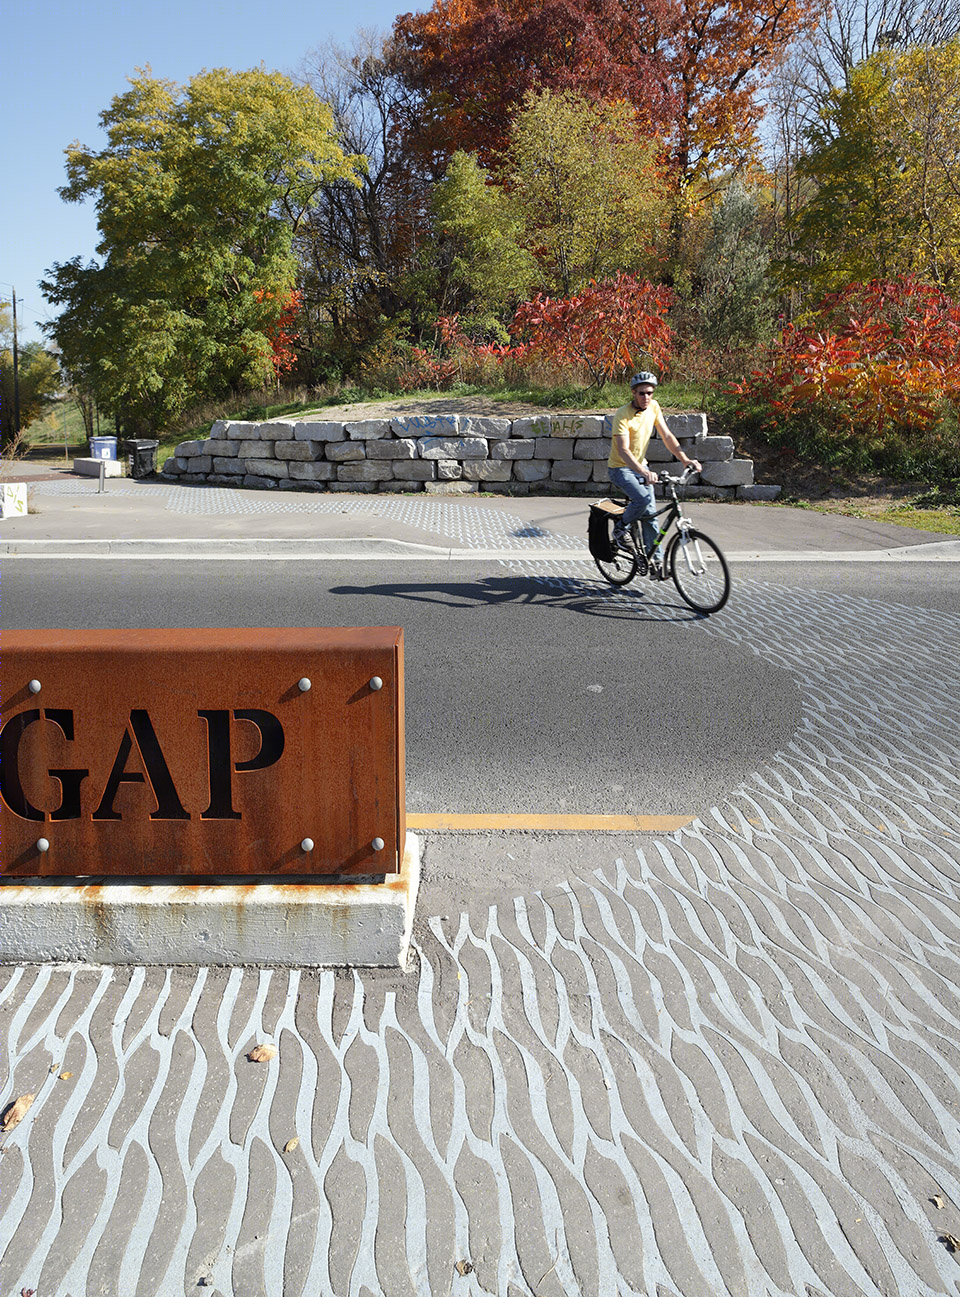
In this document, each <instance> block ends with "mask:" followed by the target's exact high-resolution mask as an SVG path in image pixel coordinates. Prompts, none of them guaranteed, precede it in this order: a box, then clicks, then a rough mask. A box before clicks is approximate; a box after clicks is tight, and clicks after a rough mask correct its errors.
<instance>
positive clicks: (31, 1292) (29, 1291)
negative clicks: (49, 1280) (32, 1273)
mask: <svg viewBox="0 0 960 1297" xmlns="http://www.w3.org/2000/svg"><path fill="white" fill-rule="evenodd" d="M20 1297H37V1290H36V1288H21V1289H20Z"/></svg>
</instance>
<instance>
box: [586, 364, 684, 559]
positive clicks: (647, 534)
mask: <svg viewBox="0 0 960 1297" xmlns="http://www.w3.org/2000/svg"><path fill="white" fill-rule="evenodd" d="M656 386H657V376H656V374H651V373H649V372H648V371H647V370H643V371H642V372H641V373H639V374H634V376H633V378H631V380H630V394H631V399H630V400H629V401H628V402H627V404H626V405H622V406H621V407H620V409H619V410H618V411H617V412H616V414H615V415H614V416H613V435H612V438H611V442H610V457H609V459H608V460H607V468H608V471H609V475H610V481H611V482H612V483H613V485H614V486H616V487H619V489H620V490H621V491H622V492H623V493H624V495H625V496H626V497H627V499H628V501H629V503H628V504H627V507H626V508H625V509H624V511H623V517H622V518H621V520H620V521H619V522H618V523H617V525H616V526H615V527H614V529H613V543H614V545H620V544H623V543H624V542H625V541H626V539H627V538H628V536H629V530H630V525H631V523H634V522H636V521H637V520H638V519H639V522H640V527H641V532H642V535H643V548H644V550H645V551H646V552H648V553H649V552H650V550H651V549H652V548H653V546H654V544H655V543H656V539H657V534H658V532H657V524H656V523H655V522H654V520H653V519H654V513H655V511H656V505H655V503H654V493H653V488H654V484H655V483H656V481H657V474H656V473H655V472H654V471H653V469H652V468H650V467H649V465H648V464H647V461H646V453H647V447H648V446H649V444H650V440H651V438H652V437H653V435H654V432H658V433H659V434H660V440H661V441H662V442H663V444H664V445H665V446H666V448H667V450H669V451H670V453H671V454H672V455H673V457H674V458H675V459H679V461H680V463H681V464H683V465H685V466H686V467H687V468H693V469H695V470H696V472H698V473H699V472H700V471H701V469H702V467H703V466H702V464H701V463H700V461H699V460H697V459H691V458H690V457H689V456H688V455H686V454H685V453H684V452H683V451H682V450H681V449H680V443H679V442H678V441H677V439H676V437H675V436H674V435H673V433H672V432H671V431H670V429H669V428H668V427H667V425H666V422H665V421H664V418H663V411H662V410H661V409H660V406H659V404H658V402H657V401H655V400H654V399H653V393H654V389H655V388H656ZM650 574H651V576H659V575H660V572H659V567H658V565H657V564H656V563H651V565H650Z"/></svg>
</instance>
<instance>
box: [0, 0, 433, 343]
mask: <svg viewBox="0 0 960 1297" xmlns="http://www.w3.org/2000/svg"><path fill="white" fill-rule="evenodd" d="M427 7H428V0H421V2H419V3H418V0H351V3H349V4H336V5H334V4H330V3H319V4H306V3H302V0H282V2H281V3H280V4H276V5H271V4H264V3H263V2H262V0H259V2H257V3H254V0H233V2H232V3H231V4H229V5H227V4H215V3H210V0H194V2H193V3H189V2H188V3H184V2H183V0H173V3H169V2H168V3H164V4H160V3H157V2H156V0H144V3H140V4H137V3H136V2H134V3H133V4H132V5H121V4H111V3H106V0H87V2H86V3H85V2H84V0H73V2H72V3H67V2H64V0H60V2H58V3H52V2H51V0H34V3H32V4H31V3H23V4H18V5H12V6H10V7H9V8H8V12H7V17H6V20H5V23H4V31H3V50H4V60H3V62H4V71H3V103H4V108H3V119H4V121H3V129H2V131H0V165H2V171H0V175H2V176H3V177H4V181H5V183H4V201H3V203H0V300H4V301H9V299H10V293H11V286H15V287H16V290H17V315H18V321H17V322H18V325H21V326H22V335H21V336H22V337H23V338H24V340H29V339H36V338H40V337H41V336H42V335H41V334H40V331H39V329H38V328H37V325H36V322H37V321H38V320H46V319H50V318H51V317H52V314H53V312H52V310H51V308H50V307H49V306H47V304H46V303H45V302H44V300H43V296H42V294H41V292H40V288H39V280H40V279H41V278H42V276H43V274H44V272H45V271H46V270H47V269H48V268H49V267H50V266H52V265H53V263H54V262H55V261H66V260H68V259H69V258H70V257H74V256H76V255H77V254H78V253H79V254H80V255H81V256H83V257H84V258H85V259H88V258H89V257H92V256H93V255H94V249H95V247H96V243H97V230H96V221H95V216H94V211H93V207H92V204H89V203H85V204H78V203H65V202H63V200H62V199H61V198H60V196H59V195H58V193H57V189H58V187H59V186H60V185H62V184H63V183H64V179H65V174H64V169H63V150H64V149H65V148H66V147H67V146H68V145H69V144H70V143H71V142H72V141H73V140H80V141H81V142H82V143H84V144H87V145H90V146H92V147H94V148H96V147H99V146H100V145H101V144H102V143H103V139H104V137H103V133H102V132H101V130H100V128H99V124H98V117H99V114H100V113H101V112H102V111H103V109H105V108H106V107H107V106H108V105H109V103H110V101H111V99H112V98H113V97H114V95H117V94H122V93H123V92H124V90H126V88H127V77H128V76H130V75H132V73H133V72H134V70H135V69H136V68H138V67H143V66H145V65H146V64H149V65H150V67H151V70H152V72H153V74H154V76H158V77H164V78H168V79H170V80H172V81H177V82H184V81H187V80H189V79H190V77H191V76H193V75H194V74H195V73H196V72H199V71H200V70H201V69H202V68H215V67H228V68H234V69H241V68H250V67H258V66H259V65H260V64H261V63H263V64H264V65H265V66H266V67H267V69H268V70H270V71H272V70H276V71H279V72H286V73H289V74H296V72H297V71H298V69H299V67H300V64H301V63H302V61H303V59H304V58H305V56H306V55H307V54H308V52H309V51H310V50H312V49H315V48H316V47H317V46H318V45H323V44H326V42H327V41H329V40H334V41H336V42H338V43H340V44H342V45H347V46H348V45H349V44H350V42H351V38H352V37H353V35H354V33H355V32H357V31H358V30H360V29H367V30H371V31H387V30H389V28H390V27H391V25H392V24H393V20H394V18H395V17H396V15H397V14H398V13H406V12H410V11H411V10H422V9H425V8H427ZM21 299H22V304H21Z"/></svg>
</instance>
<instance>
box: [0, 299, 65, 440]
mask: <svg viewBox="0 0 960 1297" xmlns="http://www.w3.org/2000/svg"><path fill="white" fill-rule="evenodd" d="M16 387H17V394H16V395H17V398H18V400H15V396H14V376H13V316H12V314H11V311H10V308H9V306H7V304H6V303H3V302H0V445H4V446H6V445H7V444H8V443H9V442H10V441H11V440H12V439H13V437H14V435H15V431H16V405H17V404H18V403H19V406H20V429H21V431H23V430H24V429H25V428H28V427H29V426H30V424H31V423H33V421H34V419H38V418H39V417H40V416H41V415H42V414H43V412H44V411H45V410H46V408H47V406H48V405H49V404H50V402H51V401H52V400H53V399H54V398H55V397H56V395H57V392H58V391H59V389H60V387H61V378H60V366H59V365H58V364H57V358H56V356H52V355H51V354H50V352H49V351H46V350H45V349H44V347H43V345H42V344H41V343H39V342H26V343H20V344H19V345H18V347H17V384H16Z"/></svg>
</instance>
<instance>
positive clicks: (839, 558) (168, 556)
mask: <svg viewBox="0 0 960 1297" xmlns="http://www.w3.org/2000/svg"><path fill="white" fill-rule="evenodd" d="M0 558H4V559H14V558H45V559H68V560H70V561H76V560H77V559H141V560H149V561H150V562H157V561H161V560H166V561H177V562H203V561H223V560H230V561H237V562H240V561H256V562H278V561H310V562H320V561H323V560H343V559H350V560H351V561H364V560H371V559H391V560H404V559H406V560H415V561H418V562H420V561H423V560H431V559H432V560H436V559H442V560H445V561H454V562H481V561H483V560H491V561H497V560H503V561H510V562H525V563H548V562H549V563H557V562H567V563H570V562H590V561H591V556H590V552H589V550H588V549H586V548H583V549H550V548H546V547H539V546H537V547H533V546H530V547H524V548H514V549H464V548H457V547H452V546H446V545H427V544H422V543H419V542H416V541H406V540H387V539H379V538H357V537H344V538H343V539H338V538H333V537H328V538H326V539H322V540H298V539H290V538H286V537H272V538H271V537H263V538H261V539H256V540H254V539H244V540H228V539H223V538H220V537H210V538H207V539H203V538H194V539H177V540H166V539H140V540H10V541H4V542H0ZM727 558H728V559H729V561H730V562H731V563H902V562H912V563H916V562H925V563H955V562H960V541H935V542H932V543H929V544H920V545H902V546H899V547H897V548H895V549H883V550H881V549H871V550H829V551H826V550H825V551H817V550H771V551H766V552H765V551H762V550H732V551H730V552H728V553H727Z"/></svg>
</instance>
